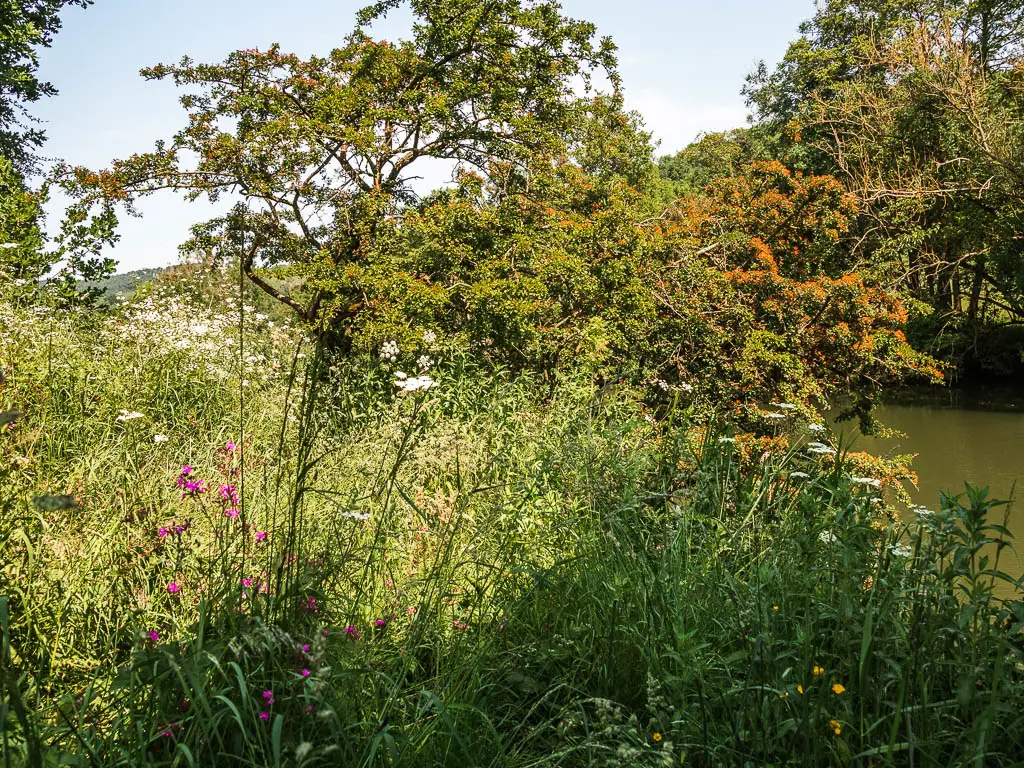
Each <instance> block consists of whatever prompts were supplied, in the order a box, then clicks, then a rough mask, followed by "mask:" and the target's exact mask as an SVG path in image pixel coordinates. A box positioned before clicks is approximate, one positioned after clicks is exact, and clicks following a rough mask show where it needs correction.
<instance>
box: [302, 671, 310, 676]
mask: <svg viewBox="0 0 1024 768" xmlns="http://www.w3.org/2000/svg"><path fill="white" fill-rule="evenodd" d="M302 676H303V677H309V670H308V669H304V670H302Z"/></svg>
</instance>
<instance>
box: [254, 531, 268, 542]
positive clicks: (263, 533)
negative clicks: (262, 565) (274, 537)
mask: <svg viewBox="0 0 1024 768" xmlns="http://www.w3.org/2000/svg"><path fill="white" fill-rule="evenodd" d="M266 538H267V532H266V531H256V541H264V540H266Z"/></svg>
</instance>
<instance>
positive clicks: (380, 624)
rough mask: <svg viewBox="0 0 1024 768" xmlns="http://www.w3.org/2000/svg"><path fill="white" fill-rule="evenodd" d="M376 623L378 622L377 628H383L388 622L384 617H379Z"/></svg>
mask: <svg viewBox="0 0 1024 768" xmlns="http://www.w3.org/2000/svg"><path fill="white" fill-rule="evenodd" d="M376 624H377V629H383V628H384V625H385V624H387V622H386V621H384V619H377V621H376Z"/></svg>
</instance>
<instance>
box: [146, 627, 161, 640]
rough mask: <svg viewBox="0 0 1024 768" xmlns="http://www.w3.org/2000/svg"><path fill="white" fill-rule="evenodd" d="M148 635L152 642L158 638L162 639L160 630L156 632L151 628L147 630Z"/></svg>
mask: <svg viewBox="0 0 1024 768" xmlns="http://www.w3.org/2000/svg"><path fill="white" fill-rule="evenodd" d="M146 636H147V637H149V640H150V642H152V643H155V642H156V641H157V640H159V639H160V633H159V632H154V631H153V630H150V631H149V632H147V633H146Z"/></svg>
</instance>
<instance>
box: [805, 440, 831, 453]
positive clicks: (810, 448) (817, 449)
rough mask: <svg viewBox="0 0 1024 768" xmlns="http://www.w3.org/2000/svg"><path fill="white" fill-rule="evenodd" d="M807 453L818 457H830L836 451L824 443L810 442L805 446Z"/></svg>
mask: <svg viewBox="0 0 1024 768" xmlns="http://www.w3.org/2000/svg"><path fill="white" fill-rule="evenodd" d="M807 452H808V453H813V454H816V455H818V456H832V455H833V454H835V452H836V449H835V448H833V447H831V446H829V445H825V444H824V443H819V442H810V443H808V444H807Z"/></svg>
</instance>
